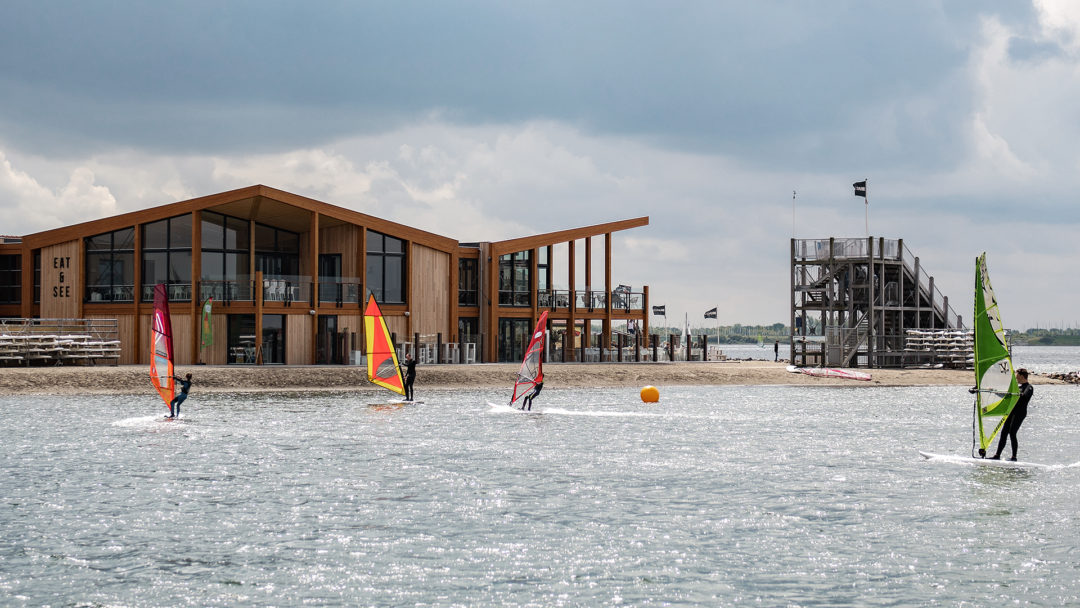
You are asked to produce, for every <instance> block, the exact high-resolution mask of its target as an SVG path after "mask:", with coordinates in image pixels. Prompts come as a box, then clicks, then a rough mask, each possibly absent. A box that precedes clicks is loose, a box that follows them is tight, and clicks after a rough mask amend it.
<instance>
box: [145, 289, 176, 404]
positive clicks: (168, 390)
mask: <svg viewBox="0 0 1080 608" xmlns="http://www.w3.org/2000/svg"><path fill="white" fill-rule="evenodd" d="M150 349H151V350H150V382H151V383H152V384H153V385H154V388H156V389H157V392H158V394H159V395H161V399H162V400H163V401H165V407H168V406H169V402H171V401H172V399H173V393H174V388H173V384H174V381H173V343H172V321H171V319H170V317H169V292H168V290H167V288H166V286H165V285H164V284H158V285H155V286H154V316H153V317H152V318H151V320H150Z"/></svg>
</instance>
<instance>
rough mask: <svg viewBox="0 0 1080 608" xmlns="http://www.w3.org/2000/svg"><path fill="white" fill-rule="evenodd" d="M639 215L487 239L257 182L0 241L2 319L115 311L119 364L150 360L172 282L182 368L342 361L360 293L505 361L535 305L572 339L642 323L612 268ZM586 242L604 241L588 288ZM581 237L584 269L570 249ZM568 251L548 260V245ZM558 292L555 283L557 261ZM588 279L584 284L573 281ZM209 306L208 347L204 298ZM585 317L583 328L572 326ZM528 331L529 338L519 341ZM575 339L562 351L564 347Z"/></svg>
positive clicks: (413, 322)
mask: <svg viewBox="0 0 1080 608" xmlns="http://www.w3.org/2000/svg"><path fill="white" fill-rule="evenodd" d="M648 223H649V218H648V217H641V218H635V219H627V220H622V221H616V222H611V223H606V224H599V225H595V226H588V227H582V228H574V229H569V230H561V231H557V232H552V233H548V234H539V235H534V236H529V237H524V238H518V239H511V240H506V241H497V242H478V243H459V242H458V241H456V240H454V239H452V238H449V237H445V236H440V235H437V234H433V233H430V232H426V231H423V230H419V229H416V228H412V227H409V226H405V225H402V224H398V223H395V222H390V221H387V220H383V219H379V218H377V217H372V216H370V215H365V214H363V213H359V212H356V211H352V210H349V209H345V208H342V207H337V206H334V205H330V204H327V203H324V202H320V201H317V200H314V199H311V198H307V197H304V196H299V195H296V194H291V193H289V192H284V191H281V190H276V189H274V188H270V187H267V186H262V185H257V186H250V187H247V188H241V189H239V190H233V191H229V192H223V193H220V194H214V195H210V196H204V197H200V198H196V199H192V200H187V201H181V202H177V203H171V204H167V205H162V206H159V207H154V208H151V209H145V210H142V211H135V212H131V213H125V214H122V215H117V216H113V217H108V218H104V219H99V220H94V221H90V222H84V223H81V224H75V225H72V226H66V227H63V228H57V229H55V230H48V231H45V232H39V233H36V234H31V235H26V236H22V237H2V238H0V317H7V318H16V317H17V318H41V319H62V318H66V319H72V318H79V319H105V318H108V319H116V320H117V321H118V327H119V337H120V341H121V344H122V353H121V356H120V363H123V364H136V363H148V361H149V353H148V345H147V344H148V340H149V335H150V315H151V312H152V308H153V302H152V300H153V289H154V285H156V284H158V283H165V284H167V285H168V291H169V294H170V306H171V313H172V325H173V333H174V337H175V340H174V348H175V353H176V358H177V362H178V364H180V365H191V364H194V363H197V362H203V363H207V364H225V363H247V364H274V363H281V364H290V365H307V364H331V363H349V362H350V356H351V355H352V354H353V353H354V352H355V351H357V350H361V349H362V346H360V345H362V343H363V341H362V332H363V317H362V315H363V306H364V304H365V302H366V298H367V294H369V293H372V294H374V295H375V297H376V299H377V300H378V301H379V304H380V307H381V308H382V310H383V313H384V315H385V316H386V317H387V321H388V325H389V326H390V329H391V331H392V332H393V333H394V334H395V336H396V339H397V342H398V343H399V344H401V343H411V342H414V340H415V337H416V336H424V337H425V338H424V339H425V341H426V340H428V339H430V340H432V341H437V342H438V343H439V344H456V345H467V344H472V345H475V349H476V352H477V354H478V360H483V361H489V362H491V361H514V360H519V359H520V352H521V350H522V349H523V348H524V346H525V342H522V340H524V339H525V337H526V336H528V334H529V333H530V332H531V330H532V326H533V324H534V323H535V322H536V319H537V318H539V315H540V311H543V310H547V311H549V316H548V318H549V322H550V323H551V329H553V330H556V331H558V330H559V329H560V328H562V329H563V330H566V331H568V335H574V333H575V332H572V331H570V330H572V329H574V328H579V329H578V330H577V333H579V334H580V338H578V339H577V341H576V342H575V345H576V346H588V345H589V343H590V340H595V338H594V337H593V334H592V332H591V331H589V330H588V328H589V327H592V325H593V323H597V324H599V325H600V326H601V327H602V332H601V333H600V334H598V335H599V336H600V339H601V340H602V341H603V342H604V344H603V346H610V344H609V342H610V336H611V327H612V321H620V320H626V321H632V322H635V323H636V325H637V327H639V328H641V330H642V331H641V333H642V334H643V335H647V330H648V325H647V324H648V315H647V314H646V311H647V310H648V301H647V300H648V288H647V287H642V288H641V289H640V291H634V290H630V289H628V288H626V287H625V286H621V285H616V284H614V283H613V278H612V258H611V246H612V235H613V233H615V232H618V231H621V230H627V229H630V228H636V227H640V226H646V225H648ZM594 239H597V241H600V240H601V239H602V246H603V248H604V256H603V259H604V263H603V268H602V269H600V270H599V273H598V275H597V277H596V278H597V279H598V280H599V279H600V276H602V288H601V289H594V288H592V287H591V286H592V285H593V279H594V277H593V268H592V261H593V257H594V256H593V252H592V247H593V245H594ZM582 244H583V248H584V256H585V260H584V261H585V263H584V271H585V276H584V277H581V276H578V273H577V269H578V266H580V265H581V264H580V262H579V260H577V259H576V256H577V255H578V252H579V250H580V249H582ZM556 249H558V250H559V251H565V253H566V255H565V258H566V259H560V260H556V257H555V251H556ZM557 263H558V264H564V265H565V266H563V267H562V268H560V270H562V269H565V272H564V273H563V274H568V275H569V281H568V285H569V286H570V289H566V290H556V289H555V288H554V283H553V280H552V277H553V271H554V270H555V269H556V264H557ZM582 280H583V282H584V285H585V286H586V289H576V288H575V286H576V285H578V284H580V283H582ZM208 298H212V299H213V303H212V316H211V324H212V330H213V331H212V336H213V337H212V344H210V345H208V346H204V344H203V343H202V331H201V325H202V320H201V308H202V307H201V304H202V303H203V302H205V301H206V300H207V299H208ZM580 328H584V330H582V329H580ZM526 341H527V340H526ZM574 356H575V351H573V350H570V351H569V352H568V354H567V358H568V359H571V360H572V359H573V358H574Z"/></svg>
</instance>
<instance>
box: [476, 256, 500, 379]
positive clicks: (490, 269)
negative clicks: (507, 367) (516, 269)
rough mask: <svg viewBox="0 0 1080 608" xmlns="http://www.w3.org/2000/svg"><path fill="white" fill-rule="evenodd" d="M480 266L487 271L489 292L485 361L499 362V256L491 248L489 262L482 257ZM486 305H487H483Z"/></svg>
mask: <svg viewBox="0 0 1080 608" xmlns="http://www.w3.org/2000/svg"><path fill="white" fill-rule="evenodd" d="M480 266H481V267H483V268H485V269H486V272H485V281H486V283H487V286H488V290H487V298H486V300H487V302H486V306H487V310H488V318H487V332H486V333H487V335H486V336H485V337H484V359H485V360H486V361H487V362H488V363H494V362H495V361H498V356H499V349H498V348H497V347H496V345H497V343H498V341H497V338H498V331H499V330H498V328H499V254H498V253H496V252H495V250H493V249H491V248H489V249H488V254H487V261H486V262H485V261H484V260H483V256H481V260H480ZM482 304H485V303H482Z"/></svg>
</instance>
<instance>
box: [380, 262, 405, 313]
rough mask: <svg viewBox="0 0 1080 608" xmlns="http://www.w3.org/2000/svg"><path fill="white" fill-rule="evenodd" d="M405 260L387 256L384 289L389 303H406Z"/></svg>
mask: <svg viewBox="0 0 1080 608" xmlns="http://www.w3.org/2000/svg"><path fill="white" fill-rule="evenodd" d="M404 261H405V258H402V257H400V256H386V276H385V277H383V289H384V291H385V293H384V295H385V297H386V301H387V302H404V301H405V265H404V263H403V262H404Z"/></svg>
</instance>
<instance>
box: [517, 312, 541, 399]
mask: <svg viewBox="0 0 1080 608" xmlns="http://www.w3.org/2000/svg"><path fill="white" fill-rule="evenodd" d="M547 314H548V313H547V311H546V310H545V311H544V312H542V313H540V319H539V320H538V321H537V322H536V329H534V330H533V333H532V339H531V340H529V347H528V348H526V349H525V358H524V360H523V361H522V362H521V369H520V370H518V377H517V382H515V383H514V394H513V396H512V397H510V405H513V404H514V402H515V401H517V400H518V398H519V397H521V396H523V395H524V394H525V393H528V392H529V391H531V390H532V389H533V387H534V386H536V385H537V384H539V383H540V382H543V381H544V357H543V354H544V335H545V333H544V332H545V330H546V329H547Z"/></svg>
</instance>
